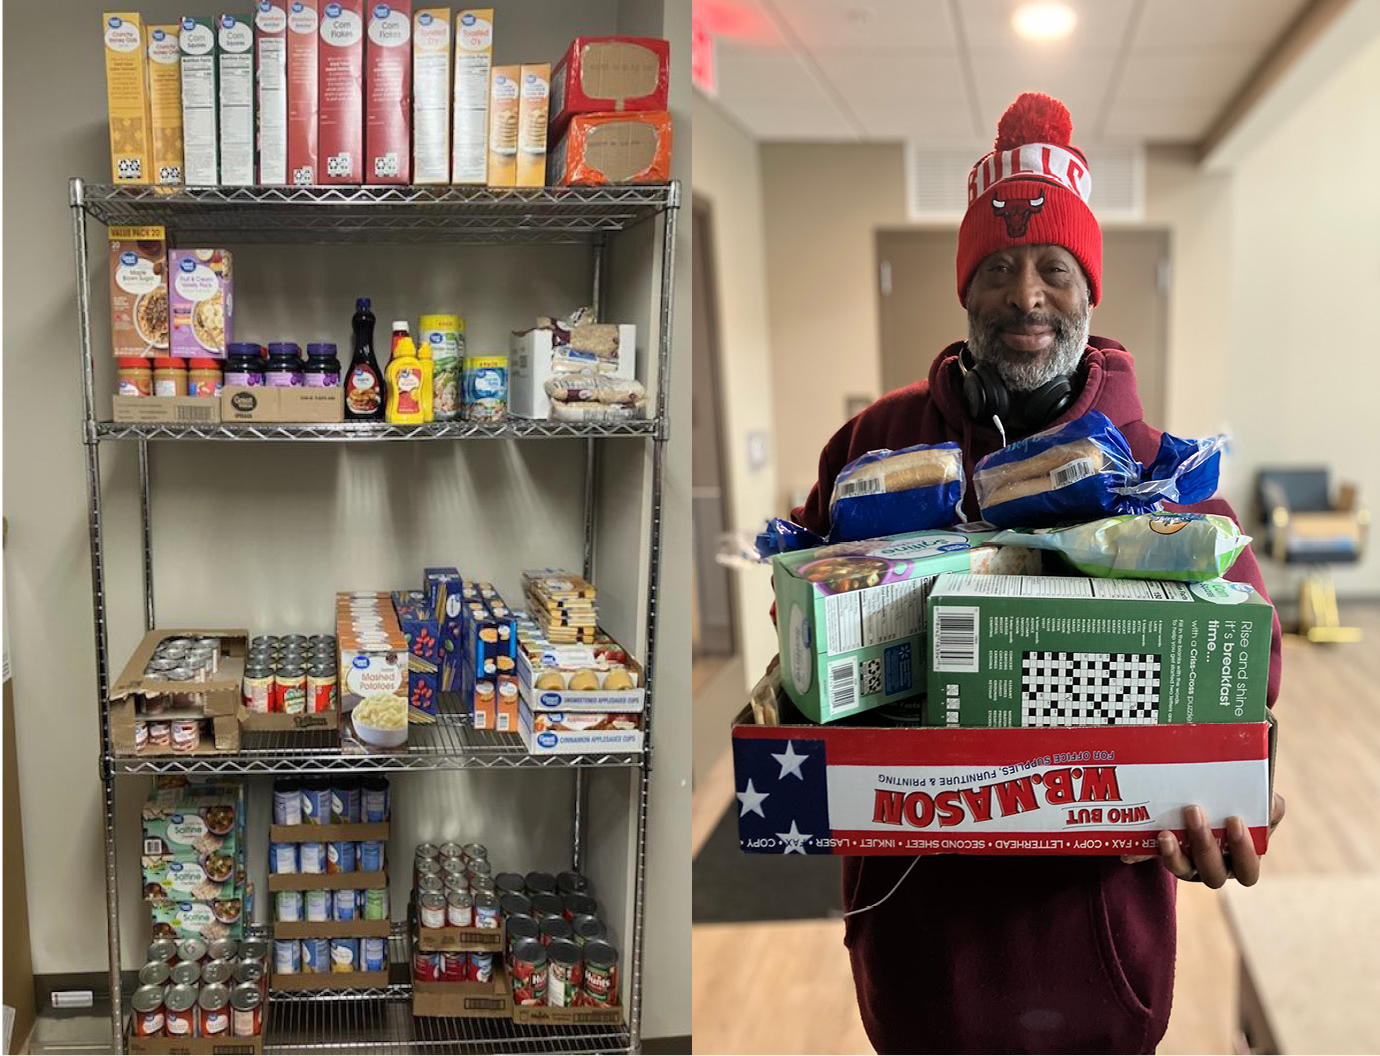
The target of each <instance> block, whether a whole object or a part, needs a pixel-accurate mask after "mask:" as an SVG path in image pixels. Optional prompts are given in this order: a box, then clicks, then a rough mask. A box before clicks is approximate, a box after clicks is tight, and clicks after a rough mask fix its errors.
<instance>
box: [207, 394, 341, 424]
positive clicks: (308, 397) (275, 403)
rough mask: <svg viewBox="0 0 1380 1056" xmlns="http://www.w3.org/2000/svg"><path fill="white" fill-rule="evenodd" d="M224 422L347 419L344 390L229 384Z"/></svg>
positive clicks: (223, 399)
mask: <svg viewBox="0 0 1380 1056" xmlns="http://www.w3.org/2000/svg"><path fill="white" fill-rule="evenodd" d="M220 419H221V421H223V422H276V423H280V424H300V425H314V424H328V423H331V422H342V421H344V420H345V402H344V396H343V394H342V392H341V390H340V389H295V388H293V389H289V388H277V387H273V386H266V385H256V386H254V387H252V388H251V387H249V386H246V385H226V386H225V387H224V388H223V389H222V390H221V396H220Z"/></svg>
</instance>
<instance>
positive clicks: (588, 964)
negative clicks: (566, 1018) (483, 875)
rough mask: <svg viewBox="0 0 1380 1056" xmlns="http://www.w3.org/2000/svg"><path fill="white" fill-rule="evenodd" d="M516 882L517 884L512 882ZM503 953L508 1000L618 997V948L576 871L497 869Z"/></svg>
mask: <svg viewBox="0 0 1380 1056" xmlns="http://www.w3.org/2000/svg"><path fill="white" fill-rule="evenodd" d="M519 882H520V883H521V888H520V889H518V883H519ZM498 883H499V886H500V888H505V889H509V890H508V893H507V894H505V895H504V896H503V909H504V913H503V929H504V955H505V959H506V962H507V966H508V975H509V977H510V978H511V979H512V984H513V1003H514V1004H517V1005H526V1006H546V1007H548V1008H571V1007H575V1006H581V1005H609V1004H617V1003H618V975H617V972H618V951H617V950H616V949H615V948H614V947H613V945H612V944H611V943H609V942H608V941H607V936H606V932H605V928H604V924H603V921H602V920H601V919H600V917H599V904H598V902H596V901H595V899H594V897H593V895H592V894H591V893H590V884H589V881H588V880H587V879H586V878H585V877H584V876H582V875H581V874H579V873H575V872H566V873H561V874H559V875H557V876H552V875H551V874H550V873H539V872H534V873H528V874H527V875H526V876H525V877H522V876H518V875H517V874H510V873H500V874H499V876H498Z"/></svg>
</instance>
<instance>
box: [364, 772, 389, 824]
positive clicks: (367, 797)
mask: <svg viewBox="0 0 1380 1056" xmlns="http://www.w3.org/2000/svg"><path fill="white" fill-rule="evenodd" d="M362 792H363V794H362V796H361V799H360V810H361V812H362V813H363V815H364V820H365V822H366V823H367V824H378V823H379V822H383V821H387V820H388V779H387V778H384V777H369V778H365V780H364V788H363V790H362Z"/></svg>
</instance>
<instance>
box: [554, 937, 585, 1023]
mask: <svg viewBox="0 0 1380 1056" xmlns="http://www.w3.org/2000/svg"><path fill="white" fill-rule="evenodd" d="M546 957H547V963H548V966H549V967H548V971H547V975H546V1003H547V1004H548V1005H549V1006H551V1007H552V1008H573V1007H574V1006H575V1005H576V1004H578V1003H579V995H580V985H581V977H582V975H583V972H582V971H581V967H582V964H583V956H582V954H581V952H580V947H578V946H576V945H575V944H574V943H573V942H565V941H563V940H562V941H558V942H553V943H552V944H551V945H550V946H549V947H548V948H547V951H546Z"/></svg>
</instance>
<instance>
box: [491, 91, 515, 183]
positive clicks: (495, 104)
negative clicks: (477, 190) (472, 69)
mask: <svg viewBox="0 0 1380 1056" xmlns="http://www.w3.org/2000/svg"><path fill="white" fill-rule="evenodd" d="M521 77H522V67H521V66H495V67H494V68H493V70H492V71H491V72H490V75H489V161H488V169H489V176H488V183H489V186H490V187H515V186H517V154H518V121H519V114H520V112H521V108H522V99H521V88H520V82H521Z"/></svg>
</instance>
